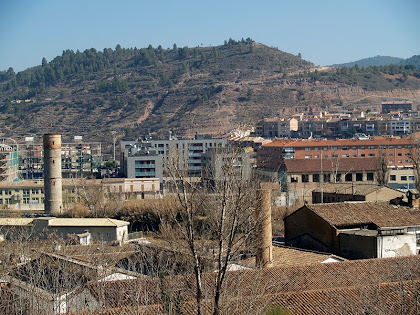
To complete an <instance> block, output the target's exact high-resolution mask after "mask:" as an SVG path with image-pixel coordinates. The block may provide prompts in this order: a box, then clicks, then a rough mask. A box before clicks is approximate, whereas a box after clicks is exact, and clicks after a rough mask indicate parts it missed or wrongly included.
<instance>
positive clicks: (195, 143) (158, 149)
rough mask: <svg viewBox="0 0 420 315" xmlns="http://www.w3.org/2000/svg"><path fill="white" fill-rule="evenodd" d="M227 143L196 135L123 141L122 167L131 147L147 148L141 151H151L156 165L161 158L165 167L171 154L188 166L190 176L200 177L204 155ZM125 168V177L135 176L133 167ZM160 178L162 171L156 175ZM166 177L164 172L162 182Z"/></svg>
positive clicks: (225, 139)
mask: <svg viewBox="0 0 420 315" xmlns="http://www.w3.org/2000/svg"><path fill="white" fill-rule="evenodd" d="M227 143H228V140H227V138H217V139H216V138H206V137H203V136H200V135H196V136H195V138H194V139H176V138H172V137H170V138H169V139H165V140H153V139H148V140H145V141H141V140H140V141H139V140H121V153H122V155H121V165H123V164H124V165H125V162H124V159H127V157H128V155H127V154H126V153H125V152H126V151H125V150H129V148H130V147H131V148H134V147H137V148H147V149H141V150H140V151H142V150H143V151H144V150H146V152H147V151H149V154H148V155H149V156H151V155H152V154H153V160H154V161H155V163H156V164H157V163H158V162H157V161H158V159H159V158H160V160H161V161H162V165H163V163H164V161H165V160H167V159H168V158H169V156H170V155H171V154H176V156H177V158H178V159H179V161H180V163H185V164H186V166H187V168H188V174H189V176H193V177H200V176H201V170H202V161H201V155H202V153H205V152H207V150H209V149H211V148H221V147H225V146H227ZM152 152H153V153H152ZM134 165H135V163H134ZM124 168H125V169H124V171H123V173H124V176H126V177H129V176H130V177H131V176H133V175H132V174H133V171H132V165H128V164H127V166H124ZM130 169H131V170H130ZM162 172H163V171H162ZM159 176H160V171H159V174H158V173H156V177H159ZM164 176H165V174H164V172H163V175H162V177H160V178H162V181H163V177H164Z"/></svg>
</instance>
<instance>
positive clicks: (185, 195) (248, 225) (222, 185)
mask: <svg viewBox="0 0 420 315" xmlns="http://www.w3.org/2000/svg"><path fill="white" fill-rule="evenodd" d="M180 156H181V155H180V154H178V153H177V151H176V150H174V151H173V152H172V153H171V154H170V155H169V158H168V160H167V161H165V162H166V163H165V168H166V172H167V175H168V177H169V179H170V182H171V184H172V188H173V196H174V198H173V201H174V203H173V205H172V209H171V210H170V211H167V212H166V213H169V216H168V217H167V219H169V222H167V223H168V224H166V226H169V227H170V226H171V225H172V226H174V227H175V228H176V229H175V232H171V235H173V236H176V237H177V238H179V240H180V241H181V242H185V243H186V244H187V246H188V249H189V253H190V255H191V256H192V260H193V262H192V264H193V269H194V276H195V285H196V302H197V314H202V302H203V298H204V297H203V288H202V272H203V270H205V263H204V261H208V259H209V258H210V259H212V261H213V264H214V269H215V272H214V275H215V281H214V290H213V292H214V296H213V314H219V313H220V299H221V298H222V292H223V290H222V287H223V283H224V280H225V276H226V273H227V271H228V269H229V266H230V264H231V263H232V262H233V261H236V260H238V259H239V257H240V256H241V255H242V254H245V250H244V249H245V248H247V249H248V250H249V248H250V246H249V245H250V243H251V239H252V235H253V231H254V229H255V224H256V221H257V219H258V218H256V216H255V206H256V203H257V199H256V197H255V191H256V188H257V182H256V180H254V178H253V176H252V174H251V170H250V168H249V165H247V164H246V163H247V159H246V156H245V155H244V152H243V151H242V150H241V149H239V148H223V149H222V148H220V149H219V148H218V149H215V150H212V151H211V153H210V155H209V156H208V157H207V159H208V160H207V163H206V168H205V170H204V172H203V179H204V182H203V183H202V182H199V181H197V180H196V179H194V178H190V177H189V176H188V161H185V160H182V159H180ZM245 245H246V246H245ZM209 253H210V254H212V255H210V254H209Z"/></svg>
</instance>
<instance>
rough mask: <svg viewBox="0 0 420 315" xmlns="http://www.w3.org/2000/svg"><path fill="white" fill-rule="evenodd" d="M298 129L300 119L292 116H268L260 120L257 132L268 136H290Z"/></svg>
mask: <svg viewBox="0 0 420 315" xmlns="http://www.w3.org/2000/svg"><path fill="white" fill-rule="evenodd" d="M297 130H298V120H297V119H296V118H294V117H292V118H280V117H275V118H267V119H264V120H263V121H261V122H259V123H258V124H257V127H256V134H257V135H259V136H262V137H266V138H290V137H291V136H292V134H293V132H295V131H297Z"/></svg>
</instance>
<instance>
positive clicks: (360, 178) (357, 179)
mask: <svg viewBox="0 0 420 315" xmlns="http://www.w3.org/2000/svg"><path fill="white" fill-rule="evenodd" d="M356 181H357V182H361V181H363V173H356Z"/></svg>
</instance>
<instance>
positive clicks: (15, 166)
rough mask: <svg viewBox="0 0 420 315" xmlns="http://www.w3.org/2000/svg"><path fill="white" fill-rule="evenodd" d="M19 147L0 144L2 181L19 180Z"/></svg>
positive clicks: (0, 176)
mask: <svg viewBox="0 0 420 315" xmlns="http://www.w3.org/2000/svg"><path fill="white" fill-rule="evenodd" d="M18 170H19V146H18V145H17V144H15V143H10V142H3V143H1V142H0V181H17V180H19V175H18Z"/></svg>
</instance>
